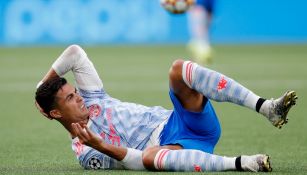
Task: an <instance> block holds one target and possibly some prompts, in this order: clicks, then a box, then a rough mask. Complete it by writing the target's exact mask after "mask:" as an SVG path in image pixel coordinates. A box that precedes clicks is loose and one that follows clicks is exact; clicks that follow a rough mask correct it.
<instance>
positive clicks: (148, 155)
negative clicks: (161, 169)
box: [142, 146, 160, 170]
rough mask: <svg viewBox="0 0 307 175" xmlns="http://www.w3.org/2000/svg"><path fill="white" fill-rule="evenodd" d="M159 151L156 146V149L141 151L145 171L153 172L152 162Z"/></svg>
mask: <svg viewBox="0 0 307 175" xmlns="http://www.w3.org/2000/svg"><path fill="white" fill-rule="evenodd" d="M159 149H160V148H159V147H158V146H156V147H150V148H146V149H145V150H144V151H143V155H142V161H143V165H144V166H145V168H146V169H148V170H155V165H154V160H155V156H156V154H157V152H158V151H159Z"/></svg>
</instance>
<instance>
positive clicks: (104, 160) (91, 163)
mask: <svg viewBox="0 0 307 175" xmlns="http://www.w3.org/2000/svg"><path fill="white" fill-rule="evenodd" d="M72 149H73V151H74V152H75V154H76V156H77V159H78V160H79V163H80V165H81V166H82V167H83V168H84V169H95V170H98V169H124V166H123V165H122V164H121V163H120V162H119V161H117V160H115V159H113V158H111V157H109V156H107V155H105V154H103V153H101V152H99V151H97V150H95V149H93V148H91V147H88V146H86V145H83V144H81V143H80V142H79V141H78V139H74V140H73V144H72Z"/></svg>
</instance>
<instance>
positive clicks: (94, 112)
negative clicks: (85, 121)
mask: <svg viewBox="0 0 307 175" xmlns="http://www.w3.org/2000/svg"><path fill="white" fill-rule="evenodd" d="M88 109H89V111H90V117H91V118H93V117H98V116H99V115H100V114H101V107H100V106H99V105H98V104H93V105H91V106H89V107H88Z"/></svg>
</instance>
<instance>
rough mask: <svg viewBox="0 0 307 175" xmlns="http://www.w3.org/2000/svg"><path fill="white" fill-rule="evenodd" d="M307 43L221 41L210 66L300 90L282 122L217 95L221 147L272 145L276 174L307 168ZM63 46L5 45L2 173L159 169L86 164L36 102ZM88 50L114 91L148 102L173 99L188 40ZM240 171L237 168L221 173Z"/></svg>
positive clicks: (260, 87) (256, 87)
mask: <svg viewBox="0 0 307 175" xmlns="http://www.w3.org/2000/svg"><path fill="white" fill-rule="evenodd" d="M306 48H307V46H306V45H292V46H289V45H282V46H274V45H265V46H261V45H257V46H215V60H214V64H213V65H211V66H210V67H211V68H213V69H216V70H218V71H220V72H223V73H225V74H226V75H229V76H231V77H233V78H234V79H235V80H238V81H239V82H241V83H242V84H243V85H245V86H247V87H249V88H250V89H251V90H253V91H254V92H256V93H257V94H259V95H261V96H264V97H267V98H271V97H278V96H280V95H281V94H282V93H284V91H286V90H288V89H293V90H296V91H297V93H298V96H299V100H298V103H297V106H295V107H294V109H293V110H292V111H290V113H289V115H290V120H289V123H288V124H287V125H286V126H285V127H284V128H283V129H282V130H278V129H276V128H274V127H272V126H271V124H270V123H269V122H267V121H266V119H264V118H263V117H262V116H260V115H259V114H256V113H255V112H253V111H251V110H248V109H245V108H242V107H239V106H236V105H232V104H229V103H213V105H214V106H215V108H216V112H217V114H218V115H219V117H220V122H221V125H222V137H221V139H220V141H219V143H218V145H217V147H216V150H215V153H216V154H220V155H229V156H235V155H240V154H255V153H267V154H269V155H271V157H272V159H271V160H272V164H273V172H272V173H271V174H307V136H306V131H307V117H306V107H307V99H306V95H307V49H306ZM63 49H64V47H50V48H49V47H48V48H0V82H1V85H0V97H1V102H0V111H1V121H0V128H1V129H0V150H1V151H0V174H104V173H105V174H153V172H134V171H85V170H83V169H82V168H81V167H80V166H79V164H78V161H77V160H76V158H75V156H74V154H73V152H72V150H71V142H70V139H69V136H68V134H67V133H66V131H65V130H64V129H63V128H62V126H61V125H60V124H59V123H57V122H55V121H49V120H47V119H45V118H44V117H42V116H41V115H40V114H39V113H38V112H37V110H36V109H35V107H34V105H33V104H34V100H33V97H34V92H35V86H36V83H37V82H38V81H39V80H40V79H41V77H42V76H43V75H44V74H45V73H46V71H47V70H48V69H49V67H50V65H51V64H52V62H53V61H54V60H55V58H56V57H57V56H58V55H59V54H60V53H61V52H62V50H63ZM86 51H87V53H88V55H89V57H90V58H91V59H92V60H93V62H94V63H95V66H96V68H97V70H98V72H99V74H100V75H101V77H102V79H103V82H104V86H105V89H106V90H107V92H108V93H109V94H111V95H112V96H114V97H116V98H119V99H121V100H123V101H131V102H136V103H142V104H145V105H149V106H151V105H161V106H164V107H166V108H171V107H172V104H171V103H170V100H169V97H168V69H169V67H170V65H171V63H172V61H173V60H174V59H177V58H187V57H188V53H187V52H186V50H185V47H184V46H142V47H141V46H130V47H127V46H125V47H124V46H117V47H115V46H114V47H91V48H86ZM71 77H72V76H71V75H70V76H69V79H71ZM234 173H237V172H224V173H221V174H225V175H226V174H234ZM162 174H164V173H162ZM167 174H170V173H167ZM190 174H193V173H190ZM206 174H217V173H206ZM240 174H245V173H240Z"/></svg>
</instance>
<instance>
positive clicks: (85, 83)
mask: <svg viewBox="0 0 307 175" xmlns="http://www.w3.org/2000/svg"><path fill="white" fill-rule="evenodd" d="M69 71H72V72H73V74H74V77H75V80H76V83H77V87H78V88H81V89H84V90H100V89H101V88H102V87H103V84H102V81H101V79H100V78H99V75H98V73H97V71H96V69H95V67H94V65H93V63H92V62H91V61H90V60H89V58H88V57H87V54H86V53H85V51H84V50H83V49H82V48H81V47H80V46H78V45H71V46H69V47H68V48H66V49H65V50H64V52H63V53H62V54H61V55H60V56H59V57H58V58H57V60H56V61H55V62H54V63H53V64H52V67H51V69H50V70H49V71H48V72H47V74H46V75H45V76H44V78H43V79H42V82H45V81H46V80H48V79H50V78H53V77H55V76H63V75H65V74H66V73H67V72H69ZM39 85H40V84H38V86H39Z"/></svg>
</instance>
